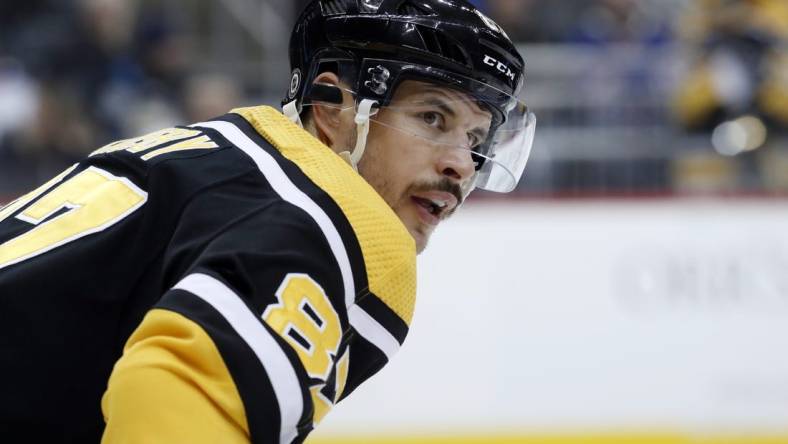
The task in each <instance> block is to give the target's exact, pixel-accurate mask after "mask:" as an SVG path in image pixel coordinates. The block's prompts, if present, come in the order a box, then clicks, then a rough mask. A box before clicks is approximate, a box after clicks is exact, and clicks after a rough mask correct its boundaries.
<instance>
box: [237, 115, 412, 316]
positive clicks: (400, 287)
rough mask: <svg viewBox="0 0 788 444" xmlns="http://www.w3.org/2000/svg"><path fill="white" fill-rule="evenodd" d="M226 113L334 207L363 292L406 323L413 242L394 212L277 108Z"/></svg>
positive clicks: (365, 184) (409, 302)
mask: <svg viewBox="0 0 788 444" xmlns="http://www.w3.org/2000/svg"><path fill="white" fill-rule="evenodd" d="M232 112H234V113H237V114H240V115H241V116H242V117H243V118H244V119H246V120H247V121H248V122H249V123H250V124H251V125H252V126H253V127H254V129H255V130H256V131H257V132H258V133H260V135H262V136H263V137H264V138H265V139H266V140H267V141H268V142H269V143H271V144H272V145H273V146H274V147H276V148H277V149H278V150H279V151H280V152H281V153H282V154H283V155H284V156H285V157H286V158H287V159H289V160H291V161H293V162H294V163H296V164H297V165H298V166H299V167H300V168H301V170H302V171H303V172H304V174H306V176H307V177H309V179H310V180H312V181H313V182H314V183H315V184H317V186H319V187H320V188H321V189H323V191H325V192H326V193H327V194H328V195H329V196H331V198H332V199H333V200H334V201H335V202H336V203H337V205H339V207H340V208H341V209H342V212H343V213H344V214H345V216H346V217H347V218H348V220H349V221H350V224H351V226H352V227H353V231H354V232H355V234H356V238H357V239H358V242H359V245H360V246H361V251H362V254H363V256H364V263H365V266H366V271H367V278H368V280H369V291H371V292H372V293H374V294H375V295H377V296H378V297H379V298H380V299H381V300H382V301H383V302H385V303H386V305H388V306H389V308H391V309H392V310H393V311H394V312H395V313H396V314H397V315H398V316H399V317H400V318H402V320H403V321H405V323H406V324H408V325H410V322H411V320H412V318H413V309H414V305H415V302H416V246H415V242H414V241H413V238H412V237H411V236H410V234H409V233H408V231H407V229H405V226H404V225H403V224H402V222H401V221H400V220H399V218H398V217H397V215H396V214H395V213H394V211H393V210H392V209H391V208H390V207H389V206H388V204H386V202H385V201H384V200H383V199H382V198H381V197H380V196H379V195H378V194H377V192H375V190H374V189H373V188H372V187H371V186H370V185H369V184H368V183H367V182H366V181H365V180H364V179H363V178H362V177H361V176H360V175H359V174H358V173H357V172H355V171H354V170H353V169H352V168H351V167H350V166H349V165H348V164H347V163H346V162H345V161H344V160H343V159H342V158H341V157H339V155H337V154H336V153H334V151H332V150H331V149H330V148H328V147H327V146H326V145H324V144H323V143H321V142H320V141H319V140H317V139H315V138H314V137H313V136H312V135H311V134H309V133H308V132H306V131H304V130H303V129H302V128H300V127H299V126H297V125H296V124H294V123H293V122H291V121H290V120H288V119H287V118H286V117H285V116H284V115H282V114H281V113H280V112H279V111H277V110H275V109H273V108H271V107H267V106H260V107H253V108H241V109H236V110H233V111H232ZM363 290H364V289H357V291H358V292H359V293H363Z"/></svg>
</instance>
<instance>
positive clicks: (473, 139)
mask: <svg viewBox="0 0 788 444" xmlns="http://www.w3.org/2000/svg"><path fill="white" fill-rule="evenodd" d="M481 143H482V141H481V140H480V139H479V136H477V135H476V134H474V133H468V146H469V147H471V149H473V148H476V147H478V146H479V145H481Z"/></svg>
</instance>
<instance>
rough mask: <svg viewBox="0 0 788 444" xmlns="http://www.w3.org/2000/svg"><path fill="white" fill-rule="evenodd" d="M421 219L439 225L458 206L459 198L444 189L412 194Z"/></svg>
mask: <svg viewBox="0 0 788 444" xmlns="http://www.w3.org/2000/svg"><path fill="white" fill-rule="evenodd" d="M410 198H411V201H413V203H414V204H415V205H416V209H417V212H418V215H419V219H420V220H421V221H422V222H423V223H425V224H427V225H433V226H434V225H438V224H439V223H440V221H441V220H443V219H445V218H446V217H447V216H448V215H449V214H451V213H452V212H453V211H454V209H455V208H457V204H458V200H457V198H456V197H455V196H454V195H453V194H451V193H447V192H443V191H429V192H423V193H418V194H414V195H411V197H410Z"/></svg>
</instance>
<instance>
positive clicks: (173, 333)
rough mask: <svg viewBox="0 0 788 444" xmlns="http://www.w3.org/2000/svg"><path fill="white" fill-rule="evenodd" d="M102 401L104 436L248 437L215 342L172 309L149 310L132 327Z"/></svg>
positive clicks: (133, 439) (123, 439)
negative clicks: (143, 317) (140, 322)
mask: <svg viewBox="0 0 788 444" xmlns="http://www.w3.org/2000/svg"><path fill="white" fill-rule="evenodd" d="M163 407H164V408H163ZM101 409H102V411H103V412H104V419H105V421H106V422H107V426H106V428H105V430H104V437H103V439H102V442H104V443H113V444H117V443H140V442H150V443H175V442H188V443H196V444H199V443H206V444H207V443H218V442H221V443H239V444H240V443H248V442H249V428H248V424H247V420H246V413H245V411H244V408H243V402H242V401H241V398H240V396H239V394H238V390H237V388H236V387H235V383H234V382H233V379H232V376H231V375H230V372H229V370H228V369H227V367H226V366H225V364H224V361H223V360H222V357H221V355H220V354H219V350H218V349H217V348H216V345H215V344H214V343H213V341H212V340H211V338H210V337H209V336H208V334H207V333H206V332H205V331H204V330H203V329H202V328H200V327H199V326H198V325H197V324H195V323H194V322H192V321H191V320H189V319H187V318H185V317H183V316H182V315H180V314H177V313H174V312H171V311H167V310H161V309H154V310H151V311H150V312H148V314H147V315H146V316H145V319H144V320H143V321H142V324H140V326H139V327H138V328H137V330H136V331H135V332H134V334H132V335H131V337H130V338H129V340H128V342H127V343H126V347H125V349H124V351H123V357H122V358H121V359H120V360H119V361H118V362H117V363H116V364H115V368H114V369H113V371H112V376H111V377H110V379H109V386H108V388H107V391H106V392H105V393H104V397H103V398H102V400H101Z"/></svg>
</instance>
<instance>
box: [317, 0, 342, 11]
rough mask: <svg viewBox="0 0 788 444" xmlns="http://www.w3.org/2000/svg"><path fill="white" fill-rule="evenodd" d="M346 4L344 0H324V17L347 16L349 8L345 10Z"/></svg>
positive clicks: (322, 3)
mask: <svg viewBox="0 0 788 444" xmlns="http://www.w3.org/2000/svg"><path fill="white" fill-rule="evenodd" d="M344 3H345V2H344V1H343V0H324V1H323V2H321V5H322V6H323V14H324V15H340V14H346V13H347V12H348V11H347V8H345V4H344Z"/></svg>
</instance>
